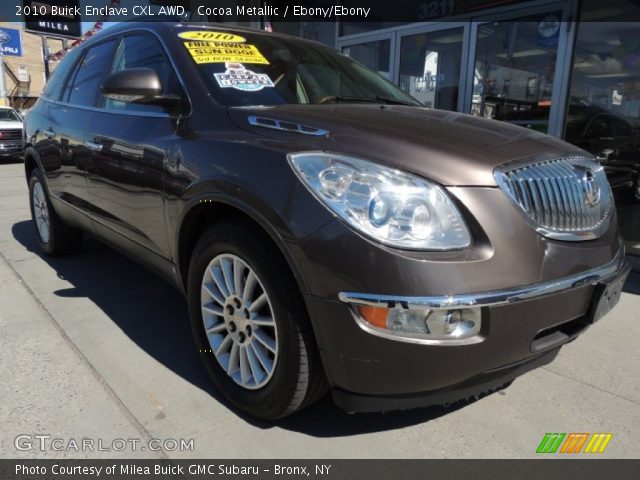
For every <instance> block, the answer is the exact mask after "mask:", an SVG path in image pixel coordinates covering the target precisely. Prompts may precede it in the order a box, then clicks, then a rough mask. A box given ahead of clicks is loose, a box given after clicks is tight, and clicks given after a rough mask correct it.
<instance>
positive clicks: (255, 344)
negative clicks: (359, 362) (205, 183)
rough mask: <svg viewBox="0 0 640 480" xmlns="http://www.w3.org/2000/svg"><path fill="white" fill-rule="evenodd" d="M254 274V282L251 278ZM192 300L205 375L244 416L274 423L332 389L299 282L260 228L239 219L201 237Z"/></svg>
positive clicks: (195, 252)
mask: <svg viewBox="0 0 640 480" xmlns="http://www.w3.org/2000/svg"><path fill="white" fill-rule="evenodd" d="M214 272H215V274H214ZM225 272H226V276H225ZM236 274H237V275H236ZM251 274H253V275H254V276H255V278H256V281H250V280H249V277H250V275H251ZM236 276H237V277H238V282H239V283H236ZM218 285H220V287H219V286H218ZM241 292H242V293H244V292H247V293H246V296H247V298H246V299H243V296H242V295H240V293H241ZM262 293H264V294H265V295H266V299H265V298H264V297H263V295H262ZM212 294H213V295H212ZM260 298H262V300H263V301H256V300H258V299H260ZM188 299H189V313H190V318H191V325H192V329H193V334H194V337H195V341H196V344H197V348H198V349H199V352H200V355H201V357H202V360H203V362H204V365H205V367H206V369H207V372H208V373H209V376H210V377H211V379H212V381H213V383H214V385H215V386H216V387H217V389H218V390H219V391H220V392H221V393H222V394H223V395H224V396H225V397H226V399H227V400H228V401H229V402H230V403H231V404H232V405H234V406H235V407H236V408H238V409H239V410H241V411H242V412H244V413H246V414H248V415H250V416H253V417H256V418H260V419H264V420H275V419H278V418H282V417H285V416H287V415H289V414H291V413H293V412H295V411H296V410H299V409H301V408H303V407H305V406H307V405H309V404H311V403H313V402H315V401H316V400H318V399H319V398H320V397H321V396H322V395H323V394H324V393H325V392H326V391H327V385H326V380H325V377H324V373H323V371H322V367H321V363H320V358H319V355H318V352H317V347H316V344H315V340H314V338H313V334H312V331H311V325H310V322H309V318H308V315H307V310H306V307H305V305H304V300H303V298H302V295H301V293H300V291H299V289H298V286H297V284H296V282H295V279H294V278H293V275H292V273H291V271H290V270H289V267H288V265H287V264H286V262H285V260H284V258H283V257H282V255H281V253H280V251H279V250H278V249H277V248H276V247H275V245H274V244H273V243H272V241H271V239H270V238H268V237H267V236H266V235H265V234H264V233H263V232H262V231H261V230H260V229H258V228H257V227H255V226H254V225H252V224H250V223H249V222H244V221H243V220H242V219H233V220H229V221H225V222H223V223H217V224H214V225H213V226H211V227H210V228H209V229H208V230H206V231H205V233H203V234H202V236H201V237H200V238H199V240H198V241H197V243H196V246H195V248H194V250H193V254H192V257H191V262H190V267H189V278H188ZM249 309H255V310H253V311H249ZM269 318H271V321H269ZM254 322H259V323H254ZM232 324H233V325H232ZM205 326H206V327H205ZM205 329H207V330H208V331H209V334H207V333H206V332H205ZM266 340H269V341H266ZM267 345H269V346H270V347H271V348H272V349H274V350H275V351H274V350H271V349H270V348H269V347H267ZM236 347H237V349H236V356H235V357H234V356H233V349H234V348H236ZM216 350H217V353H216ZM242 357H244V360H245V361H244V367H245V368H244V374H243V367H242V363H243V361H242ZM269 360H270V361H269ZM254 367H255V368H254ZM227 372H231V373H227Z"/></svg>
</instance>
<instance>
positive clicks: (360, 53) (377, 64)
mask: <svg viewBox="0 0 640 480" xmlns="http://www.w3.org/2000/svg"><path fill="white" fill-rule="evenodd" d="M342 53H344V54H345V55H348V56H350V57H351V58H353V59H354V60H356V61H357V62H360V63H362V64H363V65H364V66H366V67H369V68H370V69H371V70H375V71H376V72H378V73H379V74H380V75H382V76H383V77H384V78H386V79H388V80H391V61H390V58H391V40H388V39H385V40H376V41H373V42H366V43H359V44H357V45H350V46H348V47H343V48H342Z"/></svg>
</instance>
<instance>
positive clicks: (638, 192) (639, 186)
mask: <svg viewBox="0 0 640 480" xmlns="http://www.w3.org/2000/svg"><path fill="white" fill-rule="evenodd" d="M631 200H632V201H633V202H634V203H640V174H639V175H637V176H636V178H635V180H634V182H633V187H632V191H631Z"/></svg>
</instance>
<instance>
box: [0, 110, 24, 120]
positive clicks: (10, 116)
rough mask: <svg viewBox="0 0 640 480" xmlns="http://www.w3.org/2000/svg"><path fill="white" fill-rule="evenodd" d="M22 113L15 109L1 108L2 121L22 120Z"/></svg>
mask: <svg viewBox="0 0 640 480" xmlns="http://www.w3.org/2000/svg"><path fill="white" fill-rule="evenodd" d="M21 121H22V119H21V118H20V115H18V113H17V112H16V111H15V110H9V109H8V108H0V122H21Z"/></svg>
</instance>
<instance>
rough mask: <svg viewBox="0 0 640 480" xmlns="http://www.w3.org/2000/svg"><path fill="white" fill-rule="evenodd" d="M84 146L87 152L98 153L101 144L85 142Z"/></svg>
mask: <svg viewBox="0 0 640 480" xmlns="http://www.w3.org/2000/svg"><path fill="white" fill-rule="evenodd" d="M84 146H85V147H87V148H88V149H89V150H93V151H94V152H99V151H100V150H102V144H101V143H97V142H91V141H86V142H84Z"/></svg>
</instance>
